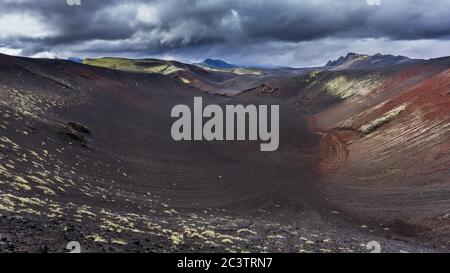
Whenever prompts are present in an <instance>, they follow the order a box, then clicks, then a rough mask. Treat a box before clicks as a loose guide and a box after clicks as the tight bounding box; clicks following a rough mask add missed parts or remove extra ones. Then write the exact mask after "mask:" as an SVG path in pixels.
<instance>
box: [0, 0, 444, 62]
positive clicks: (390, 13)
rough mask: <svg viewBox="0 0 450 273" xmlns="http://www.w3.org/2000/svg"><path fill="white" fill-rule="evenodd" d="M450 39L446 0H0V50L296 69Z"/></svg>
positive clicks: (437, 48)
mask: <svg viewBox="0 0 450 273" xmlns="http://www.w3.org/2000/svg"><path fill="white" fill-rule="evenodd" d="M77 1H81V5H79V6H78V5H69V4H68V3H67V2H77ZM377 1H381V5H369V3H376V2H377ZM449 42H450V0H271V1H269V0H267V1H265V0H131V1H124V0H0V52H2V53H7V54H13V55H23V56H33V57H59V58H67V57H98V56H124V57H158V58H166V59H177V60H180V61H184V62H198V61H201V60H203V59H205V58H221V59H224V60H227V61H229V62H231V63H237V64H252V65H261V64H270V65H278V66H297V67H299V66H315V65H323V64H325V63H326V62H327V61H328V60H329V59H336V58H337V57H339V56H341V55H344V54H346V53H348V52H358V53H368V54H373V53H378V52H380V53H385V54H386V53H391V54H395V55H406V56H409V57H413V58H433V57H440V56H450V43H449Z"/></svg>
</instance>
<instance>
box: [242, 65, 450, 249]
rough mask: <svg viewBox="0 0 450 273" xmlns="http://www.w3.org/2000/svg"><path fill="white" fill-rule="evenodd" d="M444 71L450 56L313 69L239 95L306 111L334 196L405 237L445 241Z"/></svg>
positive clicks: (324, 186) (449, 176) (449, 118)
mask: <svg viewBox="0 0 450 273" xmlns="http://www.w3.org/2000/svg"><path fill="white" fill-rule="evenodd" d="M449 75H450V59H449V58H442V59H434V60H429V61H420V62H414V63H410V64H403V65H397V66H391V67H389V68H385V69H353V70H343V71H322V70H317V71H314V72H311V73H309V74H308V75H304V76H300V77H294V78H290V79H287V80H280V81H272V82H268V83H266V84H265V85H263V86H260V87H258V88H255V89H252V90H249V91H248V92H246V93H244V94H242V96H244V97H255V96H258V97H265V98H266V99H269V100H272V101H276V100H281V101H285V102H288V103H290V104H291V105H293V106H295V107H296V108H297V109H298V110H299V111H301V112H303V113H308V114H309V116H310V120H311V126H315V127H316V130H317V132H318V134H320V135H321V153H322V156H321V158H322V159H321V168H320V169H321V174H322V175H321V176H322V178H321V181H322V183H321V187H320V188H321V190H323V191H324V192H326V195H327V196H328V197H327V198H328V200H329V201H330V202H331V203H332V204H334V205H336V206H339V207H341V208H342V210H345V211H346V212H347V213H348V215H350V216H351V217H354V218H355V217H356V218H359V219H366V220H365V221H370V222H371V223H372V224H374V225H383V226H385V227H386V228H389V229H390V230H395V231H397V232H398V233H399V234H401V235H403V236H405V237H421V238H426V240H429V241H440V242H443V243H447V244H448V243H449V241H448V238H449V235H450V229H449V227H450V222H449V221H450V217H449V213H450V172H449V170H450V157H449V154H448V148H449V145H450V130H449V128H450V127H449V125H450V112H449V111H450V110H449V109H450V97H449V95H448V94H449V88H450V77H449ZM367 218H369V219H367Z"/></svg>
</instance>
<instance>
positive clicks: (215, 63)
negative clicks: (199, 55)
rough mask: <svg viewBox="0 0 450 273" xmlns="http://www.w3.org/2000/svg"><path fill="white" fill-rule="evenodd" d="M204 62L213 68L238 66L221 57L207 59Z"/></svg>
mask: <svg viewBox="0 0 450 273" xmlns="http://www.w3.org/2000/svg"><path fill="white" fill-rule="evenodd" d="M203 64H205V65H207V66H209V67H213V68H236V67H237V66H236V65H234V64H229V63H227V62H225V61H223V60H220V59H206V60H204V61H203Z"/></svg>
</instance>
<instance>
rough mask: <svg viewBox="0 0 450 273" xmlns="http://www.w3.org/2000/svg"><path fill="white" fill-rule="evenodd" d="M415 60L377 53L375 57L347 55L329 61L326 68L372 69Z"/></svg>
mask: <svg viewBox="0 0 450 273" xmlns="http://www.w3.org/2000/svg"><path fill="white" fill-rule="evenodd" d="M413 61H416V60H413V59H410V58H408V57H405V56H394V55H391V54H388V55H383V54H381V53H377V54H375V55H367V54H358V53H353V52H351V53H348V54H347V55H346V56H341V57H339V58H338V59H337V60H334V61H329V62H328V63H327V64H326V66H325V67H326V68H328V69H333V70H342V69H365V68H373V67H385V66H392V65H398V64H404V63H409V62H413Z"/></svg>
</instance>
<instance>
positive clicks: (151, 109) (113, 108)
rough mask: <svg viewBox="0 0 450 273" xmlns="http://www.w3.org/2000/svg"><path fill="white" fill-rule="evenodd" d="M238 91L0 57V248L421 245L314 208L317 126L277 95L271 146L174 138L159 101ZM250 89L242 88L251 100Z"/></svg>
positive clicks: (166, 106) (167, 106)
mask: <svg viewBox="0 0 450 273" xmlns="http://www.w3.org/2000/svg"><path fill="white" fill-rule="evenodd" d="M198 94H202V95H203V98H204V101H205V103H218V104H226V103H237V102H243V103H245V102H246V99H241V98H234V99H230V98H224V97H221V96H212V95H207V94H205V93H203V92H201V91H199V90H197V89H193V88H191V87H189V86H187V85H185V84H183V83H180V82H179V81H177V80H174V79H172V78H170V77H167V76H163V75H157V74H147V73H127V72H120V71H115V70H110V69H104V68H97V67H92V66H86V65H83V64H78V63H73V62H66V61H60V60H33V59H25V58H15V57H9V56H5V55H0V114H1V116H2V118H1V121H0V131H1V135H0V237H1V238H0V239H1V240H0V251H1V252H4V251H7V252H11V251H32V252H36V251H43V252H45V251H51V252H54V251H55V252H62V251H65V247H66V244H67V243H68V242H69V241H78V242H80V243H81V246H82V250H83V251H137V252H144V251H150V252H168V251H189V252H193V251H207V252H217V251H229V252H234V251H237V252H242V251H252V252H263V251H275V252H287V251H289V252H305V251H306V252H330V251H336V252H337V251H339V252H365V251H367V249H366V248H365V244H366V243H367V242H369V241H372V240H377V241H379V242H380V243H382V245H383V249H384V250H385V251H394V252H399V251H401V250H404V251H429V249H427V248H426V247H423V246H418V245H416V244H414V243H410V244H406V243H402V242H398V241H393V240H390V239H385V237H386V236H389V234H390V233H389V232H388V231H383V230H380V229H378V228H376V227H374V228H370V229H365V228H360V227H359V225H355V224H352V223H348V222H346V221H342V220H341V219H340V217H339V215H338V214H337V212H333V213H330V212H331V211H332V208H328V207H324V206H320V204H321V202H320V199H321V195H320V194H319V192H318V191H317V188H316V187H317V184H316V182H317V181H318V179H317V177H318V176H317V175H318V174H319V171H320V164H319V163H320V161H319V159H320V158H319V154H318V153H317V151H318V148H319V145H320V138H319V136H318V135H317V134H316V133H315V132H313V131H311V130H310V128H309V127H308V125H307V123H306V122H305V121H304V119H303V118H302V116H301V115H300V114H297V113H296V112H295V111H292V110H291V108H290V107H289V105H287V104H286V105H283V107H282V110H281V140H280V141H281V146H280V150H279V151H278V152H276V153H269V154H262V153H261V152H259V143H248V142H227V143H207V142H181V143H176V142H174V141H173V140H172V139H171V137H170V126H171V124H172V122H173V120H172V119H170V110H171V108H172V107H173V106H174V105H176V104H179V103H184V104H188V105H191V104H192V100H193V96H195V95H198ZM252 101H254V99H252Z"/></svg>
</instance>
